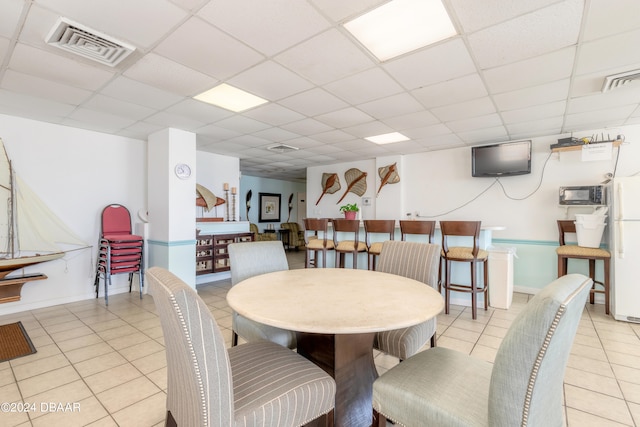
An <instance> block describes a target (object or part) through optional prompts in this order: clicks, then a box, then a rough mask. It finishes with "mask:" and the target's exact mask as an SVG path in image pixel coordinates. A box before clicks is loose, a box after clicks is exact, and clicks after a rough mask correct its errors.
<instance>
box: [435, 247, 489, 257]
mask: <svg viewBox="0 0 640 427" xmlns="http://www.w3.org/2000/svg"><path fill="white" fill-rule="evenodd" d="M442 255H443V256H444V255H445V253H444V250H443V251H442ZM446 256H447V258H451V259H468V260H472V259H474V258H473V248H468V247H464V246H454V247H450V248H449V251H448V252H447V253H446ZM488 256H489V253H488V252H487V251H485V250H484V249H478V256H477V257H476V258H475V259H481V260H484V259H486V258H487V257H488Z"/></svg>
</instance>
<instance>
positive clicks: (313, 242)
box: [307, 238, 333, 250]
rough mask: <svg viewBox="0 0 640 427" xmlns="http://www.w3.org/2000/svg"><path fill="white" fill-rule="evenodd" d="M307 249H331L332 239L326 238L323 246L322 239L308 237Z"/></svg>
mask: <svg viewBox="0 0 640 427" xmlns="http://www.w3.org/2000/svg"><path fill="white" fill-rule="evenodd" d="M307 249H313V250H315V249H320V250H321V249H333V240H327V246H326V247H325V246H324V239H317V238H316V239H309V242H308V243H307Z"/></svg>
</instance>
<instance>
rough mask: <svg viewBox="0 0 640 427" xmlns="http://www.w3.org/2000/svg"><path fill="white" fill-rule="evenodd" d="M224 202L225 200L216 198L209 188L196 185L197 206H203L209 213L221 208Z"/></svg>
mask: <svg viewBox="0 0 640 427" xmlns="http://www.w3.org/2000/svg"><path fill="white" fill-rule="evenodd" d="M224 202H225V201H224V199H222V198H220V197H216V195H215V194H213V193H212V192H211V191H210V190H209V189H208V188H206V187H205V186H203V185H200V184H197V183H196V206H201V207H203V208H204V209H205V210H206V211H207V212H209V211H210V210H211V209H213V208H214V207H215V206H220V205H221V204H223V203H224Z"/></svg>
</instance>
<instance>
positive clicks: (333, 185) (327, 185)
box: [316, 173, 340, 206]
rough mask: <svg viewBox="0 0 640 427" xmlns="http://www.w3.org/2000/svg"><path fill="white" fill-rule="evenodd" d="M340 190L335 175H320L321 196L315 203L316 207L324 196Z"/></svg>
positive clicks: (338, 181) (338, 180)
mask: <svg viewBox="0 0 640 427" xmlns="http://www.w3.org/2000/svg"><path fill="white" fill-rule="evenodd" d="M339 189H340V178H339V177H338V174H337V173H323V174H322V194H321V195H320V197H319V198H318V201H317V202H316V206H318V203H320V200H321V199H322V197H323V196H324V195H325V194H326V193H329V194H333V193H335V192H336V191H338V190H339Z"/></svg>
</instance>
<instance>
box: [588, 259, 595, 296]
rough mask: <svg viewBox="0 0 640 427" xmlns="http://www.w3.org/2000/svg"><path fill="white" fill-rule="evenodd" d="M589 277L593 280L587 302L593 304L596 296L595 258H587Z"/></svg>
mask: <svg viewBox="0 0 640 427" xmlns="http://www.w3.org/2000/svg"><path fill="white" fill-rule="evenodd" d="M589 277H591V280H593V286H592V287H591V292H589V302H590V303H591V304H593V303H594V302H595V301H594V300H595V296H596V292H595V290H596V260H595V259H590V260H589Z"/></svg>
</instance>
